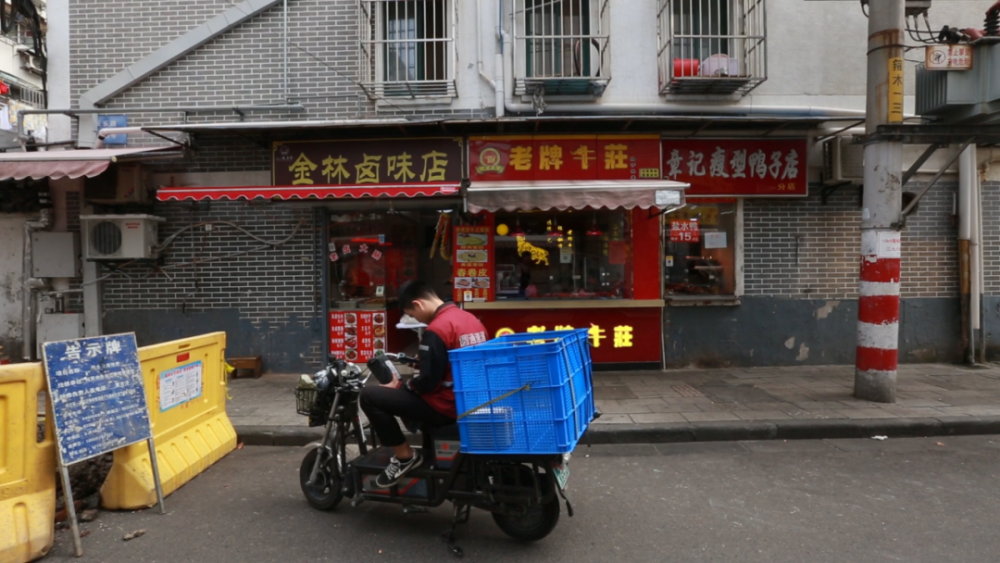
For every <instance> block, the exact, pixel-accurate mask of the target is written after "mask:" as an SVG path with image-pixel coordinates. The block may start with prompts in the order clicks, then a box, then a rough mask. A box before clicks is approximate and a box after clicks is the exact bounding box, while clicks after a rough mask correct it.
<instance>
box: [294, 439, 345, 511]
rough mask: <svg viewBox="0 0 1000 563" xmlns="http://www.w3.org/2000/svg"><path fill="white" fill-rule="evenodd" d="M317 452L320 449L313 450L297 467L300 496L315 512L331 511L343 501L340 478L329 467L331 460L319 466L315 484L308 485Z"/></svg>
mask: <svg viewBox="0 0 1000 563" xmlns="http://www.w3.org/2000/svg"><path fill="white" fill-rule="evenodd" d="M319 452H320V449H319V448H315V449H313V450H312V451H310V452H309V453H307V454H306V457H305V458H304V459H303V460H302V465H301V466H299V484H300V485H301V486H302V494H304V495H305V496H306V500H307V501H309V506H312V507H313V508H315V509H317V510H333V509H334V508H335V507H336V506H337V505H338V504H340V501H341V500H343V498H344V494H343V491H342V490H341V483H340V476H339V475H338V473H337V471H335V470H333V468H331V467H330V461H332V458H331V459H328V460H326V462H325V463H321V464H320V466H319V471H317V472H316V482H314V483H313V484H311V485H310V484H309V476H310V475H311V474H312V470H313V465H314V464H315V463H316V456H317V455H319Z"/></svg>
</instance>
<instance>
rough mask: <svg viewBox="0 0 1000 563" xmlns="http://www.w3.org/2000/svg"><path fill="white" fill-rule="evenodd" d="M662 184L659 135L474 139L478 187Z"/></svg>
mask: <svg viewBox="0 0 1000 563" xmlns="http://www.w3.org/2000/svg"><path fill="white" fill-rule="evenodd" d="M659 178H660V138H659V136H657V135H509V136H494V137H470V138H469V179H470V180H471V181H473V182H475V181H505V182H530V181H540V180H641V179H652V180H656V179H659Z"/></svg>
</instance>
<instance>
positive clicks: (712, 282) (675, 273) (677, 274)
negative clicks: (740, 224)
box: [663, 202, 738, 298]
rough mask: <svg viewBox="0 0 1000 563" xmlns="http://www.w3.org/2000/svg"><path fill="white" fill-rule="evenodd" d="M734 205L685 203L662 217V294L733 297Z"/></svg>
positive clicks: (736, 209)
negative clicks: (685, 204)
mask: <svg viewBox="0 0 1000 563" xmlns="http://www.w3.org/2000/svg"><path fill="white" fill-rule="evenodd" d="M737 212H738V206H737V204H736V203H735V202H734V203H704V204H698V203H695V204H688V205H687V206H685V207H684V208H683V209H681V210H679V211H675V212H673V213H670V214H667V215H665V216H664V218H663V221H664V224H663V232H664V239H665V240H664V246H663V247H664V268H663V272H664V282H665V284H664V293H665V295H666V296H667V297H668V298H669V297H671V296H683V295H734V294H736V284H737V275H736V261H737V241H736V236H737V232H736V226H737Z"/></svg>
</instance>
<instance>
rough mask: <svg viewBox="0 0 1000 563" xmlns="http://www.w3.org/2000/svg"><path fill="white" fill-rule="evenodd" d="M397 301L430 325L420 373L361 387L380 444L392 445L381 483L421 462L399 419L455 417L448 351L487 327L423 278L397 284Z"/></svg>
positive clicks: (479, 337) (481, 337)
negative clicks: (445, 300) (448, 301)
mask: <svg viewBox="0 0 1000 563" xmlns="http://www.w3.org/2000/svg"><path fill="white" fill-rule="evenodd" d="M399 306H400V308H401V309H402V310H403V312H404V313H406V314H407V315H410V316H411V317H413V318H414V319H416V320H418V321H420V322H421V323H424V324H426V325H427V329H426V330H425V331H424V335H423V338H422V339H421V341H420V348H419V350H420V352H419V354H418V360H419V367H420V374H419V375H418V376H416V377H414V378H412V379H410V380H409V381H407V382H406V383H405V384H403V383H402V382H401V381H400V380H398V379H394V380H393V381H391V382H389V383H386V384H383V385H379V386H373V387H366V388H365V389H363V390H362V391H361V398H360V403H361V410H363V411H364V413H365V415H366V416H367V417H368V422H369V423H370V424H371V428H372V430H373V431H374V432H375V434H376V435H377V436H378V439H379V440H380V441H381V443H382V444H384V445H386V446H389V447H391V448H392V449H393V453H394V455H393V457H392V459H391V460H390V461H389V465H388V466H387V467H386V468H385V471H384V472H383V473H382V474H381V475H379V476H378V477H377V478H376V479H375V484H376V486H378V487H381V488H389V487H392V486H393V485H395V484H396V483H398V482H399V480H400V479H402V478H403V476H404V475H406V473H408V472H409V471H411V470H413V469H415V468H417V467H419V466H420V464H421V462H422V461H423V460H422V459H421V457H420V454H419V453H418V452H417V451H415V450H414V449H413V448H411V447H410V445H409V444H408V443H407V441H406V438H405V437H404V436H403V432H402V431H401V430H400V428H399V424H398V423H397V422H396V417H397V416H398V417H400V418H402V419H404V420H406V421H408V422H411V421H412V422H414V423H419V424H426V425H429V426H446V425H449V424H453V423H454V422H455V419H456V417H457V416H458V414H457V413H456V411H455V392H454V391H453V390H452V377H451V364H450V363H449V361H448V350H454V349H455V348H461V347H463V346H471V345H473V344H478V343H480V342H485V341H486V328H485V327H484V326H483V324H482V323H481V322H479V319H477V318H476V317H475V316H473V315H472V314H471V313H468V312H466V311H463V310H462V309H459V308H458V307H456V306H455V305H454V304H452V303H445V302H444V301H443V300H442V299H441V298H440V297H438V295H437V293H436V292H435V291H434V289H433V288H432V287H431V286H430V285H428V284H426V283H424V282H421V281H411V282H407V283H406V284H404V285H403V286H402V287H401V288H400V289H399Z"/></svg>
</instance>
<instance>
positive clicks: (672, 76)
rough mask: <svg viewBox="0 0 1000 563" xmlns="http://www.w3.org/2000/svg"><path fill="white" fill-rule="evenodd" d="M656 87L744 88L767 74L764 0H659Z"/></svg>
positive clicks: (700, 91)
mask: <svg viewBox="0 0 1000 563" xmlns="http://www.w3.org/2000/svg"><path fill="white" fill-rule="evenodd" d="M658 20H659V27H660V33H659V40H660V51H659V59H660V61H659V62H660V93H661V94H682V95H683V94H693V95H711V94H719V95H731V94H733V93H739V94H741V95H742V94H746V93H747V92H749V91H750V90H753V89H754V88H756V87H757V86H758V85H759V84H760V83H762V82H763V81H764V80H766V79H767V69H766V65H767V58H766V51H765V47H766V39H767V33H766V27H765V16H764V0H660V9H659V15H658Z"/></svg>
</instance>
